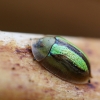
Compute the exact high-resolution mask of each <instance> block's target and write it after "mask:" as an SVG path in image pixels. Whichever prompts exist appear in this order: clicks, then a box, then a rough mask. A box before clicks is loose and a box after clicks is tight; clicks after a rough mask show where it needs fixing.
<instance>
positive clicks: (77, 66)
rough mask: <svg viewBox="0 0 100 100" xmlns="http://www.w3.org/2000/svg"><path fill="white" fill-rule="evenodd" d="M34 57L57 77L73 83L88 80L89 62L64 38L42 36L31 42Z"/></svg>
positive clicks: (83, 82) (89, 74)
mask: <svg viewBox="0 0 100 100" xmlns="http://www.w3.org/2000/svg"><path fill="white" fill-rule="evenodd" d="M31 47H32V53H33V55H34V58H35V59H36V60H37V61H38V62H40V64H41V65H42V66H44V67H45V68H46V69H47V70H48V71H50V72H51V73H53V74H54V75H56V76H58V77H59V78H61V79H63V80H65V81H69V82H72V83H75V84H86V83H89V82H90V77H91V70H90V64H89V62H88V60H87V58H86V56H85V54H84V53H83V52H82V51H81V50H79V49H78V48H77V47H76V46H74V45H73V44H72V43H70V42H69V41H67V40H66V39H64V38H62V37H60V36H56V37H50V36H48V37H44V38H40V39H38V40H36V41H35V42H34V40H33V41H32V43H31Z"/></svg>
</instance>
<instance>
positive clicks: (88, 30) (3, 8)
mask: <svg viewBox="0 0 100 100" xmlns="http://www.w3.org/2000/svg"><path fill="white" fill-rule="evenodd" d="M0 30H2V31H15V32H30V33H43V34H59V35H68V36H69V35H70V36H86V37H100V1H99V0H49V1H48V0H0Z"/></svg>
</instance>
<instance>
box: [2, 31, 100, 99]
mask: <svg viewBox="0 0 100 100" xmlns="http://www.w3.org/2000/svg"><path fill="white" fill-rule="evenodd" d="M4 34H5V35H4ZM16 34H17V33H5V32H0V100H100V50H99V48H100V40H99V39H98V40H97V39H90V38H87V39H85V38H69V37H66V38H67V39H68V40H69V41H72V42H73V43H74V44H75V45H77V46H78V47H79V48H80V49H82V51H84V52H85V53H86V54H87V56H88V58H89V61H90V64H91V72H92V77H93V78H92V79H91V83H90V84H86V85H76V84H72V83H69V82H65V81H63V80H61V79H59V78H57V77H56V76H54V75H53V74H51V73H49V72H48V71H47V70H46V69H44V68H43V67H42V66H41V65H39V63H38V62H36V61H35V60H34V57H33V55H32V52H31V49H30V46H28V45H29V44H30V41H29V37H30V38H32V37H33V38H34V37H38V36H34V35H33V36H32V35H31V36H29V37H27V36H26V35H25V34H17V35H16ZM1 36H2V37H1ZM25 37H27V38H25ZM19 38H20V41H19V40H18V39H19ZM7 39H8V40H9V42H7ZM17 40H18V41H17ZM5 41H6V43H5ZM22 45H24V46H23V47H22Z"/></svg>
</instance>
